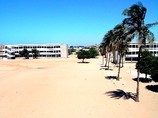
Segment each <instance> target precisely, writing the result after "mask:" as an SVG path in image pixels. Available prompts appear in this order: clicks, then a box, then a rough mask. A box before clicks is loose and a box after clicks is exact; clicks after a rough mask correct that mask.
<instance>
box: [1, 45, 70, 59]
mask: <svg viewBox="0 0 158 118" xmlns="http://www.w3.org/2000/svg"><path fill="white" fill-rule="evenodd" d="M24 48H25V49H27V50H28V51H31V50H32V49H37V50H38V51H39V52H40V54H39V57H40V58H67V57H68V46H67V45H66V44H17V45H0V57H1V58H6V59H15V58H17V57H20V54H19V52H20V51H22V50H23V49H24ZM29 56H30V57H32V53H31V52H30V53H29Z"/></svg>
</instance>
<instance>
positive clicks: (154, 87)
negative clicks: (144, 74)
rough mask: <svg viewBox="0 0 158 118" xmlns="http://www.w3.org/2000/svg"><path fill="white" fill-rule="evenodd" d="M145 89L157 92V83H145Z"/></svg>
mask: <svg viewBox="0 0 158 118" xmlns="http://www.w3.org/2000/svg"><path fill="white" fill-rule="evenodd" d="M146 89H148V90H150V91H152V92H158V85H147V86H146Z"/></svg>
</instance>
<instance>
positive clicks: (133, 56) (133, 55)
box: [125, 43, 158, 61]
mask: <svg viewBox="0 0 158 118" xmlns="http://www.w3.org/2000/svg"><path fill="white" fill-rule="evenodd" d="M145 49H147V50H148V51H149V52H151V53H152V54H153V55H155V56H156V57H158V43H153V44H152V45H150V44H146V48H145ZM138 52H139V45H138V43H130V45H129V46H128V52H127V54H126V57H125V60H126V61H137V60H138Z"/></svg>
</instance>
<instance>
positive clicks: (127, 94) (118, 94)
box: [105, 89, 136, 101]
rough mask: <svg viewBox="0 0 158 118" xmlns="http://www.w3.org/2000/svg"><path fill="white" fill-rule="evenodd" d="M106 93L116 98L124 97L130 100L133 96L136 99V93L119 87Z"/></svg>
mask: <svg viewBox="0 0 158 118" xmlns="http://www.w3.org/2000/svg"><path fill="white" fill-rule="evenodd" d="M105 94H106V95H108V96H110V97H111V98H115V99H120V98H123V99H124V100H128V99H130V98H131V99H133V100H134V101H136V94H134V93H131V92H124V91H123V90H121V89H117V90H116V91H109V92H106V93H105Z"/></svg>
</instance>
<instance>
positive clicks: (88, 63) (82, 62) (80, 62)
mask: <svg viewBox="0 0 158 118" xmlns="http://www.w3.org/2000/svg"><path fill="white" fill-rule="evenodd" d="M77 63H79V64H89V63H90V62H77Z"/></svg>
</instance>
